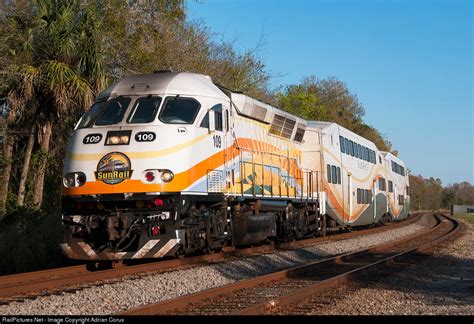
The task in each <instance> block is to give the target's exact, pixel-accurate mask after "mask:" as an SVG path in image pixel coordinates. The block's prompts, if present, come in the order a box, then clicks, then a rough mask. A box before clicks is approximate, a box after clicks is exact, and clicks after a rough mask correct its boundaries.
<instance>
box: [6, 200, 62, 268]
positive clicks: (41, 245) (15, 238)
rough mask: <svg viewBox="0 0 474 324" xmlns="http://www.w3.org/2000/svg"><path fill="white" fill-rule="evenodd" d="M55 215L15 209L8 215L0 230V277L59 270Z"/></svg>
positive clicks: (59, 220)
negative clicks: (44, 270)
mask: <svg viewBox="0 0 474 324" xmlns="http://www.w3.org/2000/svg"><path fill="white" fill-rule="evenodd" d="M60 223H61V218H60V216H59V213H58V212H56V213H55V214H53V215H52V214H50V213H48V212H34V211H32V210H29V209H18V210H16V211H15V212H13V213H10V214H8V216H7V217H6V218H5V220H4V222H3V223H1V227H0V241H1V242H2V244H1V245H0V259H1V260H2V262H0V275H5V274H10V273H17V272H26V271H33V270H39V269H44V268H49V267H53V266H59V265H60V264H61V263H63V262H64V260H63V257H62V256H61V252H60V250H59V245H58V243H59V240H60V237H61V235H62V234H61V233H62V231H61V224H60Z"/></svg>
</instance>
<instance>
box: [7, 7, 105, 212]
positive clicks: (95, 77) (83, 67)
mask: <svg viewBox="0 0 474 324" xmlns="http://www.w3.org/2000/svg"><path fill="white" fill-rule="evenodd" d="M28 9H29V10H28V11H27V12H28V14H27V15H25V14H24V13H19V12H17V11H13V12H12V14H11V15H9V16H7V18H6V20H7V23H8V25H9V26H10V29H9V31H10V33H7V34H6V35H5V36H3V37H1V38H0V42H2V41H4V42H3V43H4V44H5V46H7V48H8V50H9V51H10V53H11V54H13V55H16V54H15V53H18V52H20V53H21V55H19V56H18V58H17V59H16V60H14V61H13V63H12V64H10V65H9V66H8V69H7V71H8V72H9V73H8V82H9V85H10V87H9V88H10V91H9V98H10V101H11V102H12V105H13V106H14V108H16V111H17V112H18V113H19V114H20V115H21V114H23V115H29V116H31V117H33V118H34V120H35V122H37V124H38V129H39V132H38V133H39V134H38V135H39V136H38V139H39V141H40V152H39V156H40V160H39V164H38V167H37V169H36V177H35V183H34V188H33V207H34V208H35V209H39V208H40V207H41V204H42V200H43V187H44V177H45V173H46V169H47V163H48V154H49V151H50V145H51V136H52V134H53V125H54V124H55V123H56V122H58V121H61V120H64V119H66V118H67V117H68V116H74V115H77V112H76V110H77V109H80V110H82V111H83V110H84V109H85V108H86V107H88V106H89V105H90V104H91V102H92V99H93V96H94V94H96V93H97V92H98V91H100V90H101V89H103V88H104V86H105V84H106V76H105V72H104V69H103V64H102V57H101V54H100V48H99V46H98V42H97V38H98V27H99V23H100V22H99V19H98V15H97V13H96V10H95V7H94V6H93V5H88V6H81V5H80V4H79V3H77V2H75V1H70V0H36V1H31V3H30V4H29V6H28ZM18 30H20V31H21V32H20V33H18ZM13 33H16V34H17V35H18V34H19V35H21V36H22V37H18V38H15V37H14V34H13ZM34 127H35V124H32V127H31V128H34ZM30 135H31V133H30ZM29 138H30V139H31V138H33V140H34V138H35V134H34V133H33V135H32V136H30V137H29ZM27 147H28V148H29V145H27ZM26 153H27V154H26V156H25V160H24V162H25V163H24V165H23V171H22V179H21V180H20V192H19V197H18V204H23V199H24V189H25V188H24V183H26V176H27V174H28V168H29V160H30V155H31V152H29V150H28V149H27V152H26Z"/></svg>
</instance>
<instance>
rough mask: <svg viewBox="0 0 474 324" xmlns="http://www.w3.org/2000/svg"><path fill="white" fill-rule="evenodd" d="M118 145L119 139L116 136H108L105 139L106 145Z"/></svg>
mask: <svg viewBox="0 0 474 324" xmlns="http://www.w3.org/2000/svg"><path fill="white" fill-rule="evenodd" d="M118 143H120V137H118V136H110V137H109V138H108V139H107V144H113V145H117V144H118Z"/></svg>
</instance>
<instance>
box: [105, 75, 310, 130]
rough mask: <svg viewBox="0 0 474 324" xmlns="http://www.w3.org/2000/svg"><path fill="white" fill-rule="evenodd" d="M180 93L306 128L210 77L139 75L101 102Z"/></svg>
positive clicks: (116, 86) (112, 88)
mask: <svg viewBox="0 0 474 324" xmlns="http://www.w3.org/2000/svg"><path fill="white" fill-rule="evenodd" d="M148 94H173V95H174V94H176V95H178V94H179V95H182V96H207V97H212V98H217V99H221V100H225V101H227V100H229V97H230V98H231V99H232V101H233V103H234V105H235V108H236V109H237V110H238V112H239V113H241V114H243V115H246V116H249V117H251V118H254V119H257V120H260V121H263V122H265V123H268V124H270V123H271V122H272V119H273V116H274V114H275V113H277V114H279V115H282V116H286V117H290V118H292V119H294V120H296V121H297V122H298V124H299V125H300V126H301V127H303V128H304V127H305V125H306V121H305V120H304V119H301V118H298V117H297V116H294V115H292V114H290V113H288V112H285V111H283V110H280V109H278V108H276V107H273V106H271V105H269V104H267V103H264V102H261V101H259V100H257V99H255V98H252V97H249V96H247V95H245V94H242V93H237V92H232V91H230V90H228V89H225V88H223V87H221V86H217V85H216V84H214V82H213V81H212V78H211V77H210V76H207V75H203V74H198V73H192V72H169V71H162V72H157V73H153V74H136V75H130V76H128V77H125V78H124V79H122V80H120V81H119V82H117V83H114V84H112V85H111V86H110V87H108V88H107V89H106V90H104V91H103V92H102V93H100V94H99V96H98V97H97V100H100V99H103V98H107V97H110V96H112V97H113V96H119V95H148Z"/></svg>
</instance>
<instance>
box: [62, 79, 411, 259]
mask: <svg viewBox="0 0 474 324" xmlns="http://www.w3.org/2000/svg"><path fill="white" fill-rule="evenodd" d="M409 204H410V197H409V183H408V174H407V172H406V171H405V165H404V163H403V161H402V160H400V159H398V158H397V157H395V156H394V155H392V154H391V153H389V152H381V151H379V150H378V149H377V147H376V146H375V145H374V144H373V143H372V142H370V141H369V140H367V139H365V138H363V137H361V136H359V135H357V134H355V133H353V132H351V131H349V130H347V129H345V128H344V127H341V126H340V125H337V124H335V123H329V122H320V121H306V120H304V119H302V118H299V117H297V116H294V115H292V114H289V113H288V112H285V111H282V110H280V109H278V108H276V107H273V106H271V105H269V104H267V103H264V102H262V101H259V100H257V99H254V98H251V97H249V96H247V95H245V94H243V93H238V92H233V91H231V90H229V89H226V88H224V87H222V86H219V85H217V84H215V83H214V82H213V81H212V79H211V78H210V77H209V76H205V75H201V74H196V73H189V72H180V73H173V72H169V71H160V72H156V73H153V74H145V75H132V76H129V77H126V78H124V79H123V80H121V81H119V82H117V83H115V84H113V85H112V86H110V87H109V88H107V89H106V90H105V91H103V92H102V93H101V94H100V95H99V96H98V97H97V98H96V100H95V103H94V104H93V105H92V107H91V108H90V109H89V110H88V111H87V112H86V113H85V114H84V115H83V116H82V117H81V119H80V120H79V121H78V123H77V125H76V127H75V128H74V131H73V133H72V136H71V139H70V142H69V145H68V148H67V152H66V156H65V160H64V170H63V188H62V223H63V226H64V230H65V231H64V238H63V240H62V242H61V244H60V245H61V248H62V251H63V253H64V254H65V255H66V256H67V257H69V258H72V259H82V260H126V259H145V258H161V257H165V256H178V257H181V256H184V255H186V254H190V253H210V252H213V251H220V250H222V248H224V247H226V246H234V247H238V246H247V245H251V244H260V243H262V242H265V241H269V240H271V241H288V240H294V239H300V238H305V237H312V236H318V235H321V236H323V235H326V232H327V231H329V230H334V229H338V228H341V227H343V228H347V227H353V226H363V225H370V224H375V223H383V222H386V221H393V220H399V219H403V218H405V217H407V215H408V212H409Z"/></svg>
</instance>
